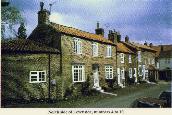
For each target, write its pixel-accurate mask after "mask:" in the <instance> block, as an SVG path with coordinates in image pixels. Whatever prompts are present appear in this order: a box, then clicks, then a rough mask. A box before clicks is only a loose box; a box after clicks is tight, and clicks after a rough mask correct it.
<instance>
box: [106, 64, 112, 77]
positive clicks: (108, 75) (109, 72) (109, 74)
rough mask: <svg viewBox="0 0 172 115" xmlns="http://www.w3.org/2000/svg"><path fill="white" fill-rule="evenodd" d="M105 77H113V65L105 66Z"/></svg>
mask: <svg viewBox="0 0 172 115" xmlns="http://www.w3.org/2000/svg"><path fill="white" fill-rule="evenodd" d="M105 77H106V79H113V66H110V65H108V66H105Z"/></svg>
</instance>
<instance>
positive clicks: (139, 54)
mask: <svg viewBox="0 0 172 115" xmlns="http://www.w3.org/2000/svg"><path fill="white" fill-rule="evenodd" d="M138 62H142V60H141V51H138Z"/></svg>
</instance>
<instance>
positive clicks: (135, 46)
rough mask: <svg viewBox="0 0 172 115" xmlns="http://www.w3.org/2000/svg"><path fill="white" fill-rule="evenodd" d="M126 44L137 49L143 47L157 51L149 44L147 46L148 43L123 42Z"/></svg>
mask: <svg viewBox="0 0 172 115" xmlns="http://www.w3.org/2000/svg"><path fill="white" fill-rule="evenodd" d="M123 43H124V44H126V45H128V46H130V47H132V48H134V49H136V50H141V49H144V50H148V51H152V52H156V50H155V49H153V48H151V47H149V46H146V45H143V44H139V43H135V42H123Z"/></svg>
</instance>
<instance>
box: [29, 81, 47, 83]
mask: <svg viewBox="0 0 172 115" xmlns="http://www.w3.org/2000/svg"><path fill="white" fill-rule="evenodd" d="M29 83H46V81H35V82H29Z"/></svg>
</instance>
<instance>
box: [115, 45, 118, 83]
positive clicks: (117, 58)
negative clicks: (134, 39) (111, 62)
mask: <svg viewBox="0 0 172 115" xmlns="http://www.w3.org/2000/svg"><path fill="white" fill-rule="evenodd" d="M115 47H116V75H117V76H116V80H117V85H118V73H117V68H118V67H117V62H118V61H117V59H118V58H117V44H116V46H115Z"/></svg>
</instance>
